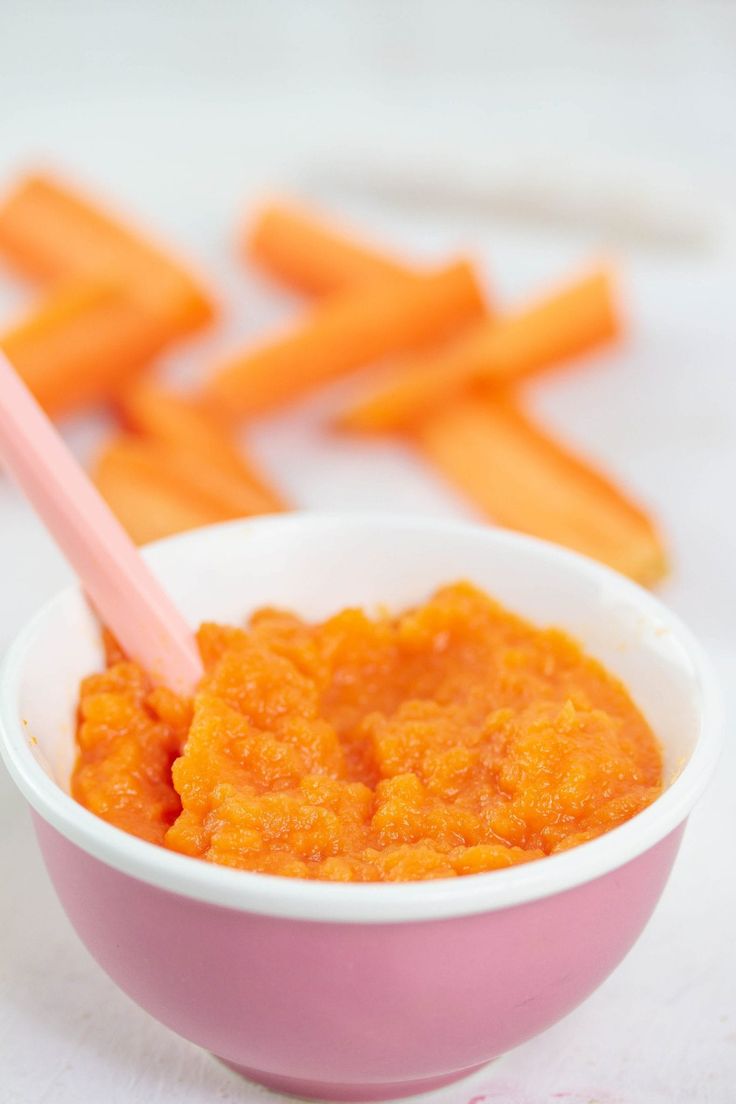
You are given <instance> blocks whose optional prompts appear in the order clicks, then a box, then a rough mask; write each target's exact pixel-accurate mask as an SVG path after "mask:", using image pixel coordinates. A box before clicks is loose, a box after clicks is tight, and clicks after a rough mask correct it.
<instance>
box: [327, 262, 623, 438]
mask: <svg viewBox="0 0 736 1104" xmlns="http://www.w3.org/2000/svg"><path fill="white" fill-rule="evenodd" d="M619 328H620V326H619V320H618V316H617V314H616V310H615V306H614V298H613V293H612V287H611V280H610V277H609V275H608V274H607V273H606V272H605V271H603V270H600V271H595V272H592V273H591V274H590V275H588V276H586V277H584V278H583V279H581V280H577V281H575V282H574V283H571V284H569V285H567V286H566V287H565V288H563V289H562V290H561V291H558V292H557V293H556V294H554V295H550V296H547V297H545V298H543V299H540V300H538V301H537V302H536V303H533V304H532V305H531V306H530V307H527V309H526V310H522V311H519V312H518V313H516V314H513V315H510V316H509V317H507V318H502V319H500V320H498V321H491V320H488V321H482V322H479V323H477V324H476V325H475V326H473V327H472V328H470V329H468V331H467V332H466V333H463V334H462V335H461V336H460V337H457V338H456V339H455V340H454V341H453V342H451V343H449V344H448V345H447V346H446V347H445V348H444V349H440V350H439V351H438V352H435V353H430V354H427V355H425V356H422V357H416V358H414V359H413V361H412V362H411V363H410V364H409V365H408V366H407V367H406V368H405V370H403V371H402V372H401V373H400V374H399V375H398V377H397V379H396V380H395V382H393V383H390V384H389V385H388V386H387V387H386V388H384V389H383V390H381V391H379V392H378V394H376V395H373V396H372V397H370V398H368V399H367V400H364V401H363V402H361V403H359V404H358V405H357V406H356V407H354V408H353V409H352V410H351V411H349V412H348V413H347V414H346V415H344V416H343V417H342V418H341V419H340V424H341V425H343V426H345V427H346V428H349V429H357V430H361V431H368V432H380V431H386V430H391V429H396V428H398V427H400V426H403V425H407V424H409V423H410V422H412V421H414V420H415V419H417V418H419V417H421V416H422V415H424V414H426V413H427V412H428V411H430V410H432V409H433V408H436V407H437V406H438V405H439V404H441V403H443V402H445V401H447V400H448V399H450V398H451V397H452V396H453V395H455V394H457V393H458V392H461V391H462V390H463V389H464V388H467V386H468V385H469V384H472V383H474V382H481V383H488V384H498V383H503V384H508V383H511V382H512V381H515V380H519V379H523V378H524V377H527V376H529V375H531V374H532V373H534V372H538V371H540V370H542V369H544V368H548V367H550V366H552V365H556V364H559V363H561V362H563V361H566V360H568V359H570V358H572V357H575V356H578V355H580V354H581V353H585V352H588V351H590V350H591V349H594V348H596V347H597V346H599V345H602V344H604V343H606V342H608V341H611V340H612V339H613V338H615V337H616V336H617V335H618V333H619Z"/></svg>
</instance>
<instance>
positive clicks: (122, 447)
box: [93, 435, 264, 543]
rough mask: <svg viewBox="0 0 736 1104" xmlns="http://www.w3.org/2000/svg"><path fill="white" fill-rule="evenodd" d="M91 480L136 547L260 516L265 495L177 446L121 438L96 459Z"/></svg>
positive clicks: (153, 441) (108, 446) (111, 443)
mask: <svg viewBox="0 0 736 1104" xmlns="http://www.w3.org/2000/svg"><path fill="white" fill-rule="evenodd" d="M93 478H94V480H95V482H96V484H97V487H98V488H99V490H100V491H102V493H103V495H104V497H105V498H106V499H107V501H108V503H109V505H110V507H111V508H113V509H114V510H115V512H116V513H117V514H118V517H119V518H120V520H121V521H122V523H124V526H125V527H126V529H127V530H128V532H129V533H130V534H131V535H132V538H134V540H136V541H138V542H139V543H143V542H146V541H151V540H157V539H158V538H159V537H166V535H168V534H169V533H174V532H181V531H182V530H184V529H193V528H196V527H199V526H206V524H212V523H213V522H216V521H226V520H228V519H231V518H242V517H249V516H252V514H255V513H262V512H264V509H263V496H262V495H260V493H259V492H258V491H257V490H256V489H254V488H253V487H249V486H248V485H247V484H244V482H243V481H242V480H238V479H236V478H234V477H232V476H228V475H227V474H226V473H224V471H222V470H221V469H220V468H217V467H214V466H211V465H207V464H206V463H203V460H202V458H201V457H200V456H198V455H196V454H194V453H191V452H189V449H186V448H183V447H181V446H179V445H168V444H163V443H161V442H158V440H148V439H145V438H140V437H130V436H126V435H121V436H119V437H117V438H115V439H114V440H111V442H109V443H108V444H107V446H106V447H105V448H104V449H103V452H102V454H100V455H99V457H98V458H97V461H96V464H95V465H94V468H93Z"/></svg>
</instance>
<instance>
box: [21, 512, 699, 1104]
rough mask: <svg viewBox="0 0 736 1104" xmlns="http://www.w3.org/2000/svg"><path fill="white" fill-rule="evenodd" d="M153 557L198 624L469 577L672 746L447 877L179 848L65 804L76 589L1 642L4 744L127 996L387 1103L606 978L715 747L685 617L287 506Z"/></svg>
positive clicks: (453, 533) (249, 1059)
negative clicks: (591, 836) (539, 829)
mask: <svg viewBox="0 0 736 1104" xmlns="http://www.w3.org/2000/svg"><path fill="white" fill-rule="evenodd" d="M146 555H147V557H148V559H149V560H150V563H151V564H152V566H153V568H154V569H155V571H156V573H157V574H158V575H159V576H160V578H161V579H162V580H163V582H164V583H165V585H166V587H167V588H168V589H169V591H170V592H171V594H172V595H173V597H174V599H175V600H176V601H177V602H178V604H179V606H180V607H181V609H182V610H183V611H184V613H185V615H186V616H187V618H188V619H189V621H190V622H191V624H192V625H197V624H198V623H199V622H200V621H202V620H204V619H209V620H222V621H227V622H231V623H232V622H239V621H241V620H242V619H243V618H244V617H245V616H246V615H247V614H248V613H249V612H251V611H252V610H253V609H255V608H257V607H259V606H262V605H265V604H267V605H281V606H285V607H288V608H291V609H294V610H296V611H297V612H298V613H300V614H302V615H303V616H305V617H307V618H321V617H324V616H326V615H328V614H330V613H332V612H334V611H336V610H338V609H340V608H342V607H344V606H346V605H356V604H361V605H366V606H368V607H375V606H376V605H377V604H379V603H382V604H388V605H389V606H391V607H394V608H397V609H399V608H403V607H405V606H408V605H411V604H412V603H417V602H421V601H423V600H425V599H426V598H427V597H428V596H429V594H430V593H431V591H432V590H433V589H434V588H435V587H437V586H438V585H441V584H444V583H449V582H452V581H456V580H459V579H469V580H471V581H472V582H474V583H476V584H478V585H479V586H481V587H483V588H484V589H486V590H487V591H488V592H489V593H491V594H492V595H494V596H495V597H496V598H498V599H499V600H500V601H501V602H503V603H504V604H505V605H506V606H508V607H509V608H510V609H512V610H515V611H516V612H518V613H520V614H522V615H523V616H525V617H527V618H529V619H531V620H532V621H534V622H535V623H537V624H540V625H547V624H549V625H556V626H559V627H562V628H564V629H566V630H567V631H568V632H569V633H571V634H572V635H573V636H575V637H576V638H577V639H579V640H580V641H581V642H582V643H583V644H584V646H585V647H586V649H587V650H588V651H589V652H590V653H592V654H593V655H595V656H596V657H598V658H599V659H600V660H601V661H602V662H603V663H604V664H606V666H607V667H608V668H609V669H610V670H612V671H613V672H615V673H616V674H617V675H618V676H619V677H620V678H621V679H623V681H624V682H625V684H626V685H627V686H628V688H629V690H630V692H631V694H632V696H633V698H634V700H635V701H636V702H637V704H638V705H639V706H640V708H641V709H642V711H643V712H644V714H645V716H646V717H647V719H648V720H649V722H650V724H651V725H652V726H653V728H654V730H655V731H656V732H657V734H658V735H659V737H660V739H661V741H662V743H663V745H664V749H665V769H666V778H667V787H666V789H665V791H664V793H663V794H662V796H661V797H660V798H658V799H657V801H655V802H654V803H653V804H652V805H651V806H650V807H649V808H647V809H646V810H645V811H644V812H642V813H640V814H639V815H638V816H636V817H634V818H633V819H632V820H630V821H628V822H627V823H626V824H623V825H621V826H620V827H617V828H615V829H614V830H613V831H611V832H609V833H607V834H606V835H604V836H602V837H600V838H599V839H596V840H593V841H591V842H589V843H585V844H583V845H582V846H580V847H577V848H574V849H572V850H570V851H567V852H564V853H561V854H558V855H555V856H552V857H550V858H546V859H543V860H541V861H539V862H535V863H530V864H527V865H523V866H517V867H513V868H510V869H507V870H499V871H495V872H492V873H488V874H477V875H473V876H469V877H463V878H456V879H442V880H437V881H429V882H417V883H408V884H407V883H404V884H378V885H375V884H374V885H370V884H368V885H365V884H356V885H344V884H331V883H311V882H304V881H300V880H297V879H289V878H279V877H273V876H268V875H262V874H252V873H246V872H243V871H238V870H232V869H227V868H224V867H218V866H215V865H213V864H210V863H207V862H202V861H200V860H197V859H192V858H188V857H186V856H184V855H179V854H175V853H172V852H169V851H166V850H164V849H162V848H158V847H156V846H154V845H152V844H149V843H146V842H144V841H142V840H139V839H136V838H134V837H132V836H130V835H127V834H126V833H124V832H122V831H120V830H118V829H116V828H114V827H112V826H111V825H109V824H106V823H105V822H103V821H102V820H99V819H98V818H97V817H95V816H94V815H93V814H92V813H90V812H88V811H87V810H86V809H84V808H82V807H81V806H80V805H78V804H77V803H76V802H75V801H74V800H73V799H72V798H71V797H70V796H69V787H68V784H69V775H70V770H71V767H72V762H73V758H74V715H75V705H76V699H77V691H78V685H79V681H80V679H81V678H82V677H83V676H84V675H86V674H89V673H90V672H91V671H94V670H96V669H99V668H100V666H101V663H102V652H101V648H100V640H99V633H98V627H97V624H96V622H95V619H94V617H93V616H92V615H91V613H90V611H89V609H88V607H87V605H86V603H85V601H84V599H83V597H82V595H81V593H80V591H79V589H77V588H71V589H68V590H66V591H64V592H63V593H61V594H59V595H58V596H57V597H56V598H55V599H53V600H52V601H51V602H49V604H48V605H46V606H45V607H44V609H42V610H41V612H40V613H39V614H38V615H37V616H36V617H35V618H34V620H33V621H32V622H31V623H30V624H29V625H28V626H27V627H26V628H25V630H24V631H23V632H22V633H21V634H20V636H19V637H18V639H17V640H16V642H15V643H14V645H13V646H12V647H11V649H10V651H9V653H8V655H7V657H6V659H5V663H4V666H3V669H2V675H1V677H0V727H1V728H2V752H3V756H4V758H5V761H6V763H7V766H8V768H9V770H10V773H11V775H12V777H13V778H14V780H15V782H16V783H17V785H18V787H19V788H20V790H21V791H22V793H23V794H24V795H25V797H26V799H27V800H28V803H29V805H30V806H31V809H32V812H33V820H34V823H35V828H36V832H37V834H38V839H39V843H40V846H41V850H42V852H43V856H44V859H45V862H46V866H47V868H48V871H49V874H50V876H51V879H52V881H53V883H54V885H55V887H56V891H57V893H58V895H59V897H60V899H61V902H62V904H63V906H64V908H65V910H66V912H67V914H68V916H69V919H70V920H71V922H72V924H73V925H74V927H75V928H76V930H77V932H78V934H79V936H80V938H81V939H82V941H83V943H84V944H85V945H86V946H87V948H88V949H89V950H90V952H91V953H92V955H93V956H94V957H95V959H96V960H97V962H98V963H99V964H100V966H101V967H102V968H103V969H104V970H105V971H106V972H107V973H108V974H109V975H110V977H111V978H113V979H114V981H116V982H117V984H118V985H119V986H120V988H121V989H123V990H124V991H125V992H126V993H127V994H128V995H129V996H130V997H132V999H133V1000H134V1001H136V1002H137V1003H138V1004H140V1005H141V1006H142V1007H143V1008H145V1009H146V1010H147V1011H148V1012H150V1013H151V1014H152V1015H153V1016H155V1017H156V1018H157V1019H158V1020H160V1021H161V1022H162V1023H164V1024H166V1025H168V1026H169V1027H170V1028H171V1029H172V1030H174V1031H176V1032H178V1033H179V1034H180V1035H182V1036H184V1037H185V1038H186V1039H190V1040H191V1041H192V1042H194V1043H197V1044H198V1045H199V1046H201V1047H206V1048H207V1049H208V1050H210V1051H211V1052H212V1053H213V1054H215V1055H217V1056H218V1057H219V1058H221V1059H222V1060H224V1061H225V1062H227V1063H228V1064H230V1065H232V1066H234V1067H235V1068H236V1069H238V1070H239V1071H241V1072H242V1073H244V1074H246V1075H247V1076H248V1077H250V1078H253V1079H254V1080H256V1081H259V1082H261V1083H263V1084H264V1085H268V1086H270V1087H272V1088H275V1089H280V1090H282V1091H287V1092H291V1093H297V1094H299V1095H302V1096H312V1097H321V1098H326V1099H335V1100H355V1099H362V1100H368V1099H375V1100H380V1099H386V1098H391V1097H397V1096H401V1095H406V1094H409V1093H414V1092H418V1091H421V1090H425V1089H429V1088H434V1087H437V1086H440V1085H442V1084H445V1083H447V1082H450V1081H452V1080H454V1079H456V1078H458V1077H460V1076H462V1075H463V1074H465V1073H468V1072H470V1071H471V1070H473V1069H475V1068H477V1067H478V1066H480V1065H482V1064H483V1063H485V1062H488V1061H489V1059H491V1058H493V1057H494V1056H496V1055H499V1054H501V1053H502V1052H503V1051H506V1050H508V1049H509V1048H510V1047H514V1046H516V1045H517V1044H518V1043H521V1042H523V1041H524V1040H525V1039H528V1038H530V1037H531V1036H533V1035H535V1034H536V1033H537V1032H539V1031H542V1030H544V1029H545V1028H546V1027H548V1026H549V1025H550V1024H552V1023H554V1022H555V1021H556V1020H559V1019H560V1017H562V1016H564V1015H565V1014H566V1013H567V1012H569V1011H570V1010H571V1009H573V1008H574V1007H575V1006H576V1005H578V1004H579V1003H580V1002H581V1001H582V1000H584V999H585V997H587V996H588V994H590V993H591V992H592V991H593V990H594V989H595V988H596V986H598V985H600V983H601V982H602V981H603V979H604V978H605V977H606V976H607V975H608V974H609V973H610V971H611V970H613V969H614V967H615V966H616V965H617V964H618V963H619V962H620V961H621V959H622V958H623V956H624V955H625V954H626V952H627V951H628V950H629V948H630V947H631V946H632V944H633V943H634V941H635V940H636V938H637V936H638V935H639V934H640V932H641V930H642V928H643V927H644V925H645V924H646V922H647V920H648V918H649V916H650V914H651V912H652V910H653V908H654V906H655V904H656V903H657V899H658V898H659V896H660V894H661V892H662V889H663V887H664V885H665V882H666V880H667V877H668V875H669V872H670V868H671V866H672V863H673V861H674V858H675V855H676V853H677V849H678V847H679V844H680V839H681V836H682V832H683V828H684V826H685V821H686V819H687V816H688V814H689V813H690V810H691V809H692V807H693V805H694V803H695V801H696V800H697V798H698V796H699V795H700V793H701V792H702V790H703V789H704V787H705V785H706V783H707V781H708V778H709V776H710V775H711V773H712V771H713V769H714V765H715V762H716V755H717V746H718V740H719V710H718V700H717V694H716V692H715V689H714V684H713V678H712V675H711V672H710V669H709V666H708V663H707V660H706V658H705V657H704V654H703V652H702V651H701V648H700V647H699V645H698V644H697V643H696V642H695V640H694V639H693V637H692V636H691V635H690V633H689V632H688V631H687V629H686V628H685V627H684V626H683V625H682V624H681V623H680V622H679V621H678V620H677V618H676V617H674V616H673V615H672V614H671V613H670V612H669V611H668V610H667V609H666V608H665V607H664V606H663V605H662V604H661V603H660V602H658V601H657V600H656V599H655V598H653V597H652V596H651V595H650V594H648V593H647V592H645V591H644V590H642V589H640V588H639V587H637V586H635V585H634V584H633V583H631V582H628V581H627V580H626V579H624V578H622V577H620V576H618V575H616V574H615V573H614V572H612V571H609V570H607V569H606V568H604V567H601V566H599V565H598V564H595V563H593V562H591V561H589V560H586V559H584V558H582V557H580V556H576V555H574V554H572V553H569V552H566V551H563V550H561V549H559V548H557V547H554V546H552V545H549V544H545V543H542V542H540V541H536V540H532V539H529V538H525V537H521V536H517V535H513V534H510V533H507V532H502V531H499V530H494V529H491V528H487V527H481V526H473V525H464V524H455V523H445V522H436V521H426V520H411V519H409V520H407V519H401V518H397V517H392V516H385V515H370V516H369V515H340V516H325V515H317V514H301V515H300V514H296V515H290V516H286V517H279V518H273V519H259V520H247V521H242V522H240V521H238V522H232V523H228V524H226V525H221V526H215V527H212V528H209V529H203V530H199V531H196V532H193V533H190V534H186V535H184V536H180V537H175V538H173V539H170V540H166V541H163V542H160V543H159V544H157V545H154V546H152V547H151V548H150V549H148V550H147V551H146ZM19 907H22V899H21V901H20V903H19ZM99 1014H100V1015H104V1010H103V1011H102V1012H99Z"/></svg>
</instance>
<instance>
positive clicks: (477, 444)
mask: <svg viewBox="0 0 736 1104" xmlns="http://www.w3.org/2000/svg"><path fill="white" fill-rule="evenodd" d="M416 433H417V440H418V442H419V444H420V447H421V449H422V451H423V452H424V454H425V455H426V456H427V457H428V458H429V459H430V460H431V461H432V462H433V463H434V464H435V465H436V466H437V468H439V470H440V471H441V472H442V473H443V474H444V475H445V476H447V478H448V479H449V480H450V481H451V482H453V483H454V484H455V485H456V486H457V487H459V488H460V490H462V491H463V492H464V493H465V494H466V495H467V496H468V498H469V499H470V500H471V501H472V502H474V503H475V504H476V505H477V506H478V507H479V508H480V509H481V510H482V511H483V512H484V513H485V514H487V515H488V516H489V517H490V518H492V519H493V520H494V521H496V522H497V523H498V524H499V525H503V526H505V527H508V528H510V529H518V530H521V531H522V532H525V533H531V534H532V535H534V536H537V537H543V538H545V539H546V540H550V541H554V542H555V543H558V544H563V545H566V546H567V547H569V548H573V549H575V550H576V551H578V552H583V553H585V554H587V555H588V556H592V557H594V558H595V559H598V560H601V561H603V563H607V564H609V565H610V566H611V567H614V568H616V569H617V570H619V571H622V572H624V574H627V575H630V576H631V577H632V578H633V579H636V580H637V581H638V582H640V583H644V584H647V585H649V584H652V583H655V582H656V581H657V580H658V579H660V578H661V577H662V576H663V575H664V574H665V572H666V557H665V553H664V549H663V546H662V543H661V540H660V538H659V536H658V534H657V532H656V529H655V527H654V525H653V524H652V521H651V520H650V518H649V517H648V516H647V515H646V513H644V512H643V511H642V510H641V509H640V508H639V507H638V506H637V505H635V504H634V503H633V502H632V501H631V500H630V499H629V498H628V497H627V495H626V494H625V493H624V492H623V491H622V490H620V489H619V488H618V487H617V486H615V484H613V483H612V482H611V481H610V480H609V479H607V478H606V477H605V476H604V475H601V474H600V473H598V472H597V471H595V470H594V469H593V468H591V467H590V466H589V465H588V464H587V463H586V462H585V461H584V460H582V459H580V458H578V457H577V456H575V455H573V454H572V453H570V452H568V451H567V450H566V449H564V448H563V447H562V445H560V444H559V443H558V442H556V441H555V440H553V439H552V438H550V437H548V436H547V435H546V434H544V433H543V432H542V431H541V430H540V429H539V428H538V427H536V426H535V425H533V423H532V422H531V421H529V419H528V418H526V417H525V416H524V415H523V414H522V412H521V411H520V410H519V408H518V407H517V406H516V405H515V404H514V402H513V400H512V399H511V398H510V397H509V396H508V395H499V396H496V397H495V398H493V399H489V398H487V397H475V398H467V399H461V400H457V401H456V402H454V403H452V404H450V405H449V406H448V407H447V408H445V409H443V410H442V411H438V412H436V413H435V414H433V415H432V416H431V417H430V418H428V419H427V420H426V421H425V422H424V423H422V424H421V425H420V426H418V427H417V430H416Z"/></svg>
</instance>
